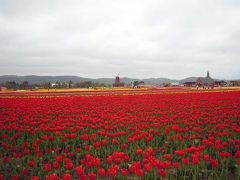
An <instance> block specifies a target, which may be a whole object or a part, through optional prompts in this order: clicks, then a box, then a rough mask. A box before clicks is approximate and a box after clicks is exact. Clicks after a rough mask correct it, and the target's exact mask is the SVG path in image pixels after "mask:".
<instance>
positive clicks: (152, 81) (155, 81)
mask: <svg viewBox="0 0 240 180" xmlns="http://www.w3.org/2000/svg"><path fill="white" fill-rule="evenodd" d="M196 79H197V77H188V78H185V79H181V80H172V79H168V78H146V79H136V78H128V77H120V80H121V82H124V83H125V84H130V83H131V82H133V81H144V83H145V84H149V85H160V84H164V83H172V82H180V83H184V82H193V81H196ZM7 81H15V82H17V83H22V82H24V81H28V82H29V84H40V83H44V82H50V83H55V82H57V81H59V82H69V81H72V82H74V83H76V82H83V81H92V82H96V83H104V84H107V85H109V84H113V83H114V78H97V79H92V78H85V77H79V76H35V75H30V76H16V75H3V76H0V83H5V82H7Z"/></svg>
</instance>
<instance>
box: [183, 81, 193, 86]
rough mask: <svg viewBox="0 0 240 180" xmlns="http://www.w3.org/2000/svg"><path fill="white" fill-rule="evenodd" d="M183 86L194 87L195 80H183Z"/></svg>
mask: <svg viewBox="0 0 240 180" xmlns="http://www.w3.org/2000/svg"><path fill="white" fill-rule="evenodd" d="M183 86H185V87H195V86H196V82H184V83H183Z"/></svg>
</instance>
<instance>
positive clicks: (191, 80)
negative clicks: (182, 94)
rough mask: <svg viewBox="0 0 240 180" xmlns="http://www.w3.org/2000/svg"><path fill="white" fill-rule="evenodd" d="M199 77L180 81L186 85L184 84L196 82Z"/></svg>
mask: <svg viewBox="0 0 240 180" xmlns="http://www.w3.org/2000/svg"><path fill="white" fill-rule="evenodd" d="M197 78H198V77H188V78H184V79H181V80H179V82H180V83H184V82H195V81H196V80H197Z"/></svg>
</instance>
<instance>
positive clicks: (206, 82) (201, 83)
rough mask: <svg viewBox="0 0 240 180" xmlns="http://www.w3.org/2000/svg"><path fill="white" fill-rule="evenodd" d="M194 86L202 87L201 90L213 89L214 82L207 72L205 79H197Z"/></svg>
mask: <svg viewBox="0 0 240 180" xmlns="http://www.w3.org/2000/svg"><path fill="white" fill-rule="evenodd" d="M196 85H197V86H198V87H203V88H208V89H209V88H210V87H211V88H213V87H214V80H213V79H212V78H211V77H210V75H209V72H207V77H199V78H198V79H197V80H196Z"/></svg>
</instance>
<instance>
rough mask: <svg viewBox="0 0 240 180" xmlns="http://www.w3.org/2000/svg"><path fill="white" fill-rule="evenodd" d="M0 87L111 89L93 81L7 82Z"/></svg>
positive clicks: (14, 88)
mask: <svg viewBox="0 0 240 180" xmlns="http://www.w3.org/2000/svg"><path fill="white" fill-rule="evenodd" d="M0 86H3V87H6V88H7V89H13V90H18V89H28V90H34V89H62V88H96V87H109V86H111V85H106V84H104V83H98V82H92V81H83V82H72V81H68V82H59V81H57V82H55V83H50V82H42V83H35V84H30V83H29V82H28V81H23V82H21V83H18V82H15V81H7V82H5V83H1V84H0Z"/></svg>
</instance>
